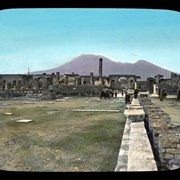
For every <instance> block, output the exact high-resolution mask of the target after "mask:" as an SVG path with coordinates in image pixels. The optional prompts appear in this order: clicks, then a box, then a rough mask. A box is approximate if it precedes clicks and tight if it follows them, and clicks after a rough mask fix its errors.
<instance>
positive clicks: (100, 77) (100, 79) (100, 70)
mask: <svg viewBox="0 0 180 180" xmlns="http://www.w3.org/2000/svg"><path fill="white" fill-rule="evenodd" d="M102 63H103V59H102V58H100V59H99V84H103V83H102Z"/></svg>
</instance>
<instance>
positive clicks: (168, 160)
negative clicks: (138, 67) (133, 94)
mask: <svg viewBox="0 0 180 180" xmlns="http://www.w3.org/2000/svg"><path fill="white" fill-rule="evenodd" d="M140 104H141V105H143V107H144V110H145V113H146V115H147V121H148V123H149V133H151V135H152V147H153V148H154V152H156V153H155V156H156V160H157V161H158V162H157V164H158V169H159V170H161V171H164V170H173V169H177V168H180V125H174V124H173V123H172V122H171V117H170V116H169V114H167V113H166V112H164V111H163V110H162V109H161V108H160V107H158V106H157V105H156V104H154V103H152V102H151V99H149V98H142V99H140Z"/></svg>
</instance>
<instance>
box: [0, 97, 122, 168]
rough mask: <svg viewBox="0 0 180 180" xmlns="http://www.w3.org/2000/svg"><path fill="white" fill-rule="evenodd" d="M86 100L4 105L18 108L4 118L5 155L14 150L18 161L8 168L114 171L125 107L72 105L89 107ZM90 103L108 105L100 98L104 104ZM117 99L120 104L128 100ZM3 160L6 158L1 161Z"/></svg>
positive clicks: (14, 156) (0, 132) (116, 104)
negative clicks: (18, 105)
mask: <svg viewBox="0 0 180 180" xmlns="http://www.w3.org/2000/svg"><path fill="white" fill-rule="evenodd" d="M76 101H78V103H77V104H76ZM84 101H85V100H84V99H83V98H79V99H78V100H76V99H68V100H67V102H58V103H54V104H48V105H47V101H43V102H38V104H39V106H47V107H45V108H39V107H37V104H36V103H35V104H34V105H31V106H29V105H23V106H21V107H18V108H16V107H6V108H7V109H6V108H4V109H3V111H5V109H6V110H12V111H13V112H14V115H12V116H6V118H7V120H8V121H1V125H2V126H1V131H0V137H2V138H3V141H2V142H1V143H0V147H2V148H3V151H1V157H2V158H3V157H4V156H3V154H4V155H6V154H8V155H9V159H11V162H14V164H13V163H11V164H12V165H11V164H10V163H9V164H8V166H9V168H8V170H12V169H13V168H14V167H17V168H16V170H20V171H23V170H27V169H28V170H33V171H47V170H48V171H114V168H115V165H116V162H117V157H118V153H119V148H120V144H121V139H122V135H123V130H124V125H125V119H124V115H123V112H74V111H70V109H71V108H72V107H73V108H79V106H78V105H79V104H81V107H82V106H83V107H84V108H88V107H89V103H84ZM90 103H92V106H91V107H93V108H94V107H98V108H100V109H103V108H104V107H106V106H107V105H108V103H107V104H104V102H100V104H101V103H102V107H101V106H100V104H98V103H99V102H97V101H96V100H95V99H93V100H91V101H90ZM105 103H106V102H105ZM93 104H94V105H93ZM75 105H77V106H75ZM111 105H112V106H111V107H113V108H116V109H118V108H120V107H121V108H123V106H124V104H121V103H114V104H113V103H112V104H111ZM33 106H34V107H33ZM27 107H28V108H27ZM62 107H63V108H65V107H66V108H65V109H64V110H62ZM8 108H11V109H8ZM106 108H107V107H106ZM58 110H59V111H58ZM49 112H52V113H49ZM2 116H3V115H2V113H1V116H0V117H2ZM20 117H24V118H31V119H32V120H33V122H30V123H16V122H15V119H17V118H20ZM3 143H4V144H3ZM7 143H8V146H7ZM12 150H13V153H10V152H11V151H12ZM25 156H27V157H25ZM38 157H40V158H38ZM2 162H3V161H2ZM17 164H18V166H16V165H17ZM37 164H38V166H37ZM0 166H1V167H3V166H4V164H1V162H0ZM5 167H7V166H6V165H5Z"/></svg>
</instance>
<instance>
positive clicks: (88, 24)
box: [0, 8, 180, 74]
mask: <svg viewBox="0 0 180 180" xmlns="http://www.w3.org/2000/svg"><path fill="white" fill-rule="evenodd" d="M81 54H95V55H102V56H106V57H107V58H109V59H111V60H113V61H120V62H130V63H134V62H136V61H138V60H140V59H141V60H147V61H149V62H151V63H153V64H155V65H158V66H161V67H163V68H166V69H168V70H171V71H174V72H177V73H180V13H179V12H176V11H172V10H158V9H121V8H108V9H107V8H99V9H98V8H48V9H37V8H35V9H22V8H20V9H5V10H1V11H0V74H13V73H15V74H16V73H27V71H28V68H29V70H30V72H31V71H38V70H46V69H52V68H55V67H57V66H60V65H63V64H64V63H66V62H69V61H70V60H72V59H73V58H75V57H77V56H79V55H81Z"/></svg>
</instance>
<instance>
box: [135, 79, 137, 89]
mask: <svg viewBox="0 0 180 180" xmlns="http://www.w3.org/2000/svg"><path fill="white" fill-rule="evenodd" d="M134 89H137V82H136V81H135V82H134Z"/></svg>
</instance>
